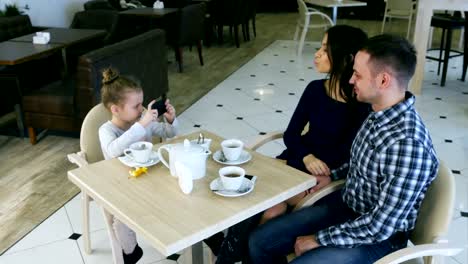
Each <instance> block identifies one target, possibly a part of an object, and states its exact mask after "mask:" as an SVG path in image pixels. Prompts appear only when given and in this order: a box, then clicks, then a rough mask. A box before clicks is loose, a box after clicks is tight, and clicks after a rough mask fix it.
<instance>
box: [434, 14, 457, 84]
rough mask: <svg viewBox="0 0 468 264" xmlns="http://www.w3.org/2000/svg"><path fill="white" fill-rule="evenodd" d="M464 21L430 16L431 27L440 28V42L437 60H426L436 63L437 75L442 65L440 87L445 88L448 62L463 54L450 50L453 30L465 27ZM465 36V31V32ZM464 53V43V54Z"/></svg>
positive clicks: (448, 17)
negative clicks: (453, 53)
mask: <svg viewBox="0 0 468 264" xmlns="http://www.w3.org/2000/svg"><path fill="white" fill-rule="evenodd" d="M465 23H466V20H465V19H464V18H461V17H456V16H452V15H448V14H436V15H433V16H432V20H431V26H432V27H436V28H442V37H441V41H440V49H439V58H436V57H432V56H426V58H427V59H431V60H436V61H438V62H439V63H438V67H437V75H439V74H440V66H441V63H442V79H441V81H440V86H442V87H443V86H445V80H446V78H447V69H448V60H449V59H450V58H453V57H458V56H463V52H460V51H456V50H452V49H451V46H452V33H453V30H454V29H462V28H463V27H464V26H465ZM465 36H466V31H465ZM443 51H444V57H443V58H442V52H443ZM450 52H455V53H457V54H456V55H450ZM464 53H466V43H465V52H464Z"/></svg>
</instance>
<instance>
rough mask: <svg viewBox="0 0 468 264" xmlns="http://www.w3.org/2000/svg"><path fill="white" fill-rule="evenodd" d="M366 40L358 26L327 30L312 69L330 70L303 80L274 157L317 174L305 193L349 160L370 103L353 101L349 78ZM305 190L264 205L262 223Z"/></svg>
mask: <svg viewBox="0 0 468 264" xmlns="http://www.w3.org/2000/svg"><path fill="white" fill-rule="evenodd" d="M366 40H367V35H366V33H364V31H362V30H361V29H359V28H355V27H351V26H346V25H338V26H334V27H331V28H330V29H328V31H327V32H326V33H325V35H324V36H323V40H322V45H321V47H320V49H319V50H318V51H317V52H316V53H315V57H314V64H315V69H316V70H317V71H318V72H320V73H328V78H326V79H322V80H314V81H312V82H310V83H309V85H307V87H306V88H305V90H304V93H303V94H302V96H301V99H300V100H299V103H298V105H297V107H296V110H295V111H294V114H293V116H292V117H291V121H290V122H289V125H288V127H287V129H286V131H285V132H284V137H283V139H284V143H285V145H286V150H284V151H283V153H281V154H280V155H279V156H278V157H277V158H278V159H282V160H285V161H286V163H287V164H288V165H290V166H291V167H294V168H296V169H298V170H301V171H304V172H307V173H309V174H312V175H314V176H315V177H316V178H317V185H316V186H315V187H314V188H312V189H311V190H309V191H308V192H313V191H316V190H318V189H319V188H320V187H321V186H322V184H323V183H325V182H326V181H327V180H330V173H331V171H332V170H333V169H336V168H338V167H340V166H341V165H342V164H343V163H345V162H347V161H348V160H349V153H350V149H351V143H352V141H353V139H354V137H355V135H356V133H357V131H358V129H359V128H360V127H361V124H362V123H363V121H364V119H365V118H366V117H367V115H368V114H369V111H370V108H369V106H368V105H367V104H363V103H359V102H357V100H356V98H355V94H354V92H353V85H351V84H350V83H349V80H350V79H351V76H352V75H353V63H354V55H356V53H357V52H358V51H359V49H360V48H361V47H362V46H363V45H364V43H365V41H366ZM307 125H308V131H306V132H305V133H303V132H304V130H305V128H306V126H307ZM308 192H304V193H301V194H299V195H296V196H294V197H292V198H290V199H289V200H287V201H286V202H284V203H281V204H278V205H276V206H274V207H272V208H270V209H268V210H266V211H265V212H264V213H263V216H262V218H261V220H260V223H264V222H266V221H268V220H269V219H271V218H274V217H276V216H278V215H281V214H284V213H285V212H286V211H287V208H288V206H290V207H292V206H295V205H296V204H297V203H298V202H299V201H300V200H301V199H302V198H304V196H306V195H307V193H308Z"/></svg>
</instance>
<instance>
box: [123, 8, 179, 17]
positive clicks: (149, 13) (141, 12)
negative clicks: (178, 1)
mask: <svg viewBox="0 0 468 264" xmlns="http://www.w3.org/2000/svg"><path fill="white" fill-rule="evenodd" d="M177 11H178V9H177V8H161V9H157V8H151V7H145V8H132V9H128V10H125V11H121V12H120V14H122V15H133V16H145V17H154V18H162V17H164V16H167V15H171V14H174V13H177Z"/></svg>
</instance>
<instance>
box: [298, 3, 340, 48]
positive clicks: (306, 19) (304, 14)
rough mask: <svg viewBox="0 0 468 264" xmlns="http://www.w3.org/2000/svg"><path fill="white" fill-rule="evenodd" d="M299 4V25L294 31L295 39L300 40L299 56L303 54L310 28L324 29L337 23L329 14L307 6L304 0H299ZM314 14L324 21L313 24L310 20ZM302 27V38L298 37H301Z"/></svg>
mask: <svg viewBox="0 0 468 264" xmlns="http://www.w3.org/2000/svg"><path fill="white" fill-rule="evenodd" d="M297 4H298V6H299V18H298V19H297V26H296V33H294V40H295V41H298V46H297V56H300V55H301V54H302V49H303V48H304V41H305V37H306V35H307V30H308V29H309V28H322V29H324V30H325V29H327V28H329V27H332V26H334V25H335V23H333V21H332V20H331V18H330V17H329V16H327V15H326V14H324V13H322V12H320V11H318V10H317V9H314V8H311V7H307V6H306V4H305V3H304V0H297ZM312 16H317V17H320V18H322V21H323V22H322V23H318V24H311V23H310V20H311V17H312ZM301 28H302V32H301V38H300V39H298V37H299V31H300V30H301Z"/></svg>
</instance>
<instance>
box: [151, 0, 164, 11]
mask: <svg viewBox="0 0 468 264" xmlns="http://www.w3.org/2000/svg"><path fill="white" fill-rule="evenodd" d="M153 8H154V9H163V8H164V3H163V2H162V1H159V0H156V2H154V4H153Z"/></svg>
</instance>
